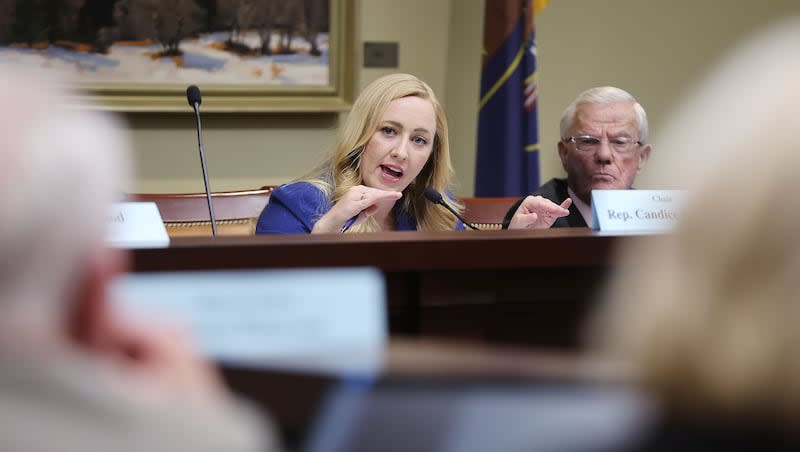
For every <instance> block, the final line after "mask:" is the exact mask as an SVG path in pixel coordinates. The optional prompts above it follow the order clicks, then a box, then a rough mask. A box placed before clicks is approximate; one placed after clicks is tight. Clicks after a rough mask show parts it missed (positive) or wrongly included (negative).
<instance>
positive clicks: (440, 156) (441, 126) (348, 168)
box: [298, 74, 461, 232]
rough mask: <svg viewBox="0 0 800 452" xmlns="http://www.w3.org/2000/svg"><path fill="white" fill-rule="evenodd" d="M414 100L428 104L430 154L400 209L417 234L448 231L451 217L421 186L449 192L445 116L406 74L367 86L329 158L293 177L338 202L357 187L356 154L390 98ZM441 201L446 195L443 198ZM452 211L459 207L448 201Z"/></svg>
mask: <svg viewBox="0 0 800 452" xmlns="http://www.w3.org/2000/svg"><path fill="white" fill-rule="evenodd" d="M410 96H416V97H419V98H421V99H425V100H428V101H430V103H431V105H432V106H433V111H434V113H435V115H436V135H435V136H434V139H433V151H432V152H431V156H430V157H429V158H428V161H427V163H425V166H424V167H423V168H422V171H420V173H419V175H417V177H416V178H415V179H414V181H413V182H411V184H409V185H408V187H406V189H405V190H403V198H402V202H403V207H404V208H405V210H406V211H407V212H408V213H409V214H411V215H412V216H413V217H414V218H415V219H416V222H417V229H418V230H420V231H451V230H453V229H454V228H455V223H456V218H455V216H453V214H451V213H449V212H447V211H446V210H445V209H443V208H441V207H439V206H436V205H434V204H433V203H431V202H430V201H427V200H426V199H425V195H424V190H425V187H432V188H434V189H436V190H437V191H439V192H440V193H442V194H444V193H445V192H447V191H450V190H451V181H452V180H453V179H454V174H453V168H452V165H451V164H450V145H449V142H448V138H447V134H448V132H447V117H446V116H445V112H444V108H443V107H442V104H441V103H439V100H438V99H437V98H436V95H435V94H434V93H433V90H432V89H431V87H430V86H428V84H427V83H425V82H423V81H422V80H420V79H419V78H417V77H415V76H413V75H410V74H390V75H386V76H384V77H381V78H379V79H377V80H375V81H373V82H372V83H370V84H369V85H368V86H367V87H366V88H364V91H362V92H361V94H360V95H359V96H358V99H356V101H355V103H354V104H353V108H352V110H351V111H350V113H349V114H348V115H347V119H346V120H345V122H344V125H343V126H342V127H341V128H340V129H339V133H338V136H337V139H336V145H335V147H334V149H333V152H332V153H331V155H330V156H329V157H328V158H326V159H325V160H324V161H323V162H322V163H321V164H320V165H319V166H317V167H316V168H315V169H314V170H312V171H311V172H310V173H309V174H307V175H305V176H303V177H301V178H300V179H298V180H299V181H304V182H309V183H312V184H314V185H315V186H317V187H318V188H320V189H321V190H322V191H323V192H324V193H326V194H327V195H328V196H329V197H330V199H331V202H333V203H336V202H338V201H339V200H340V199H341V198H342V196H343V195H344V194H345V193H347V190H349V189H350V188H352V187H354V186H356V185H360V184H363V182H364V181H363V179H362V177H361V156H362V154H363V152H364V149H365V148H366V146H367V143H368V142H369V140H370V138H371V137H372V135H373V134H374V132H375V130H376V129H377V127H378V125H379V123H380V120H381V117H382V116H383V113H384V112H385V111H386V108H387V107H388V106H389V103H390V102H392V101H393V100H395V99H400V98H403V97H410ZM445 198H447V196H445ZM446 201H447V202H450V204H451V205H453V206H454V207H455V208H457V209H461V207H460V206H459V205H458V204H457V203H455V202H453V201H451V200H447V199H446ZM379 229H380V228H379V226H378V224H377V222H376V221H375V220H374V219H372V218H370V219H368V220H367V221H365V222H364V223H362V224H360V225H358V226H355V227H353V228H351V229H350V232H374V231H378V230H379Z"/></svg>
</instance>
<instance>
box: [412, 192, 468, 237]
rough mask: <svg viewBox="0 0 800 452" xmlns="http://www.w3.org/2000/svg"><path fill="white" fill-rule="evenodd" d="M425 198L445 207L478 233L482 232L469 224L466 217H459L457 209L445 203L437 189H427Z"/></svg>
mask: <svg viewBox="0 0 800 452" xmlns="http://www.w3.org/2000/svg"><path fill="white" fill-rule="evenodd" d="M425 197H426V198H428V201H430V202H432V203H434V204H439V205H440V206H444V208H445V209H447V210H449V211H450V213H452V214H453V215H455V216H456V218H458V219H459V220H461V222H462V223H464V224H465V225H467V226H469V227H470V228H471V229H474V230H476V231H480V229H478V228H476V227H475V226H473V225H472V224H470V223H469V222H467V220H465V219H464V217H462V216H461V215H459V214H458V212H457V211H456V209H454V208H452V207H450V204H447V203H446V202H444V199H442V194H441V193H439V192H438V191H436V189H434V188H433V187H425Z"/></svg>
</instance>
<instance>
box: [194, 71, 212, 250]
mask: <svg viewBox="0 0 800 452" xmlns="http://www.w3.org/2000/svg"><path fill="white" fill-rule="evenodd" d="M186 99H187V100H188V101H189V105H191V106H192V108H193V109H194V115H195V120H196V122H197V147H198V148H199V149H200V166H201V167H202V169H203V182H204V183H205V186H206V199H207V200H208V216H209V218H210V219H211V235H212V236H214V237H216V236H217V220H216V219H215V218H214V205H213V203H212V202H211V190H210V189H209V188H208V170H207V169H206V155H205V152H203V132H202V130H203V129H202V127H201V126H200V104H201V103H202V102H203V100H202V98H201V97H200V88H198V87H197V86H196V85H192V86H190V87H188V88H186Z"/></svg>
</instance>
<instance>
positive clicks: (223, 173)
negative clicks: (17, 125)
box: [129, 0, 800, 196]
mask: <svg viewBox="0 0 800 452" xmlns="http://www.w3.org/2000/svg"><path fill="white" fill-rule="evenodd" d="M354 4H355V8H354V12H353V13H354V30H353V37H354V39H355V45H354V48H355V55H353V58H352V59H351V64H352V70H353V71H354V74H353V75H354V77H353V80H354V83H355V88H356V89H355V91H356V92H358V91H360V89H361V88H363V87H364V86H365V85H366V84H367V83H369V82H370V81H372V80H374V79H375V78H376V77H379V76H381V75H384V74H386V73H389V72H393V71H394V70H382V69H364V68H361V67H360V66H361V59H362V57H361V46H362V43H363V42H364V41H397V42H399V51H400V55H399V60H400V61H399V64H400V67H399V68H398V69H397V70H398V71H403V72H411V73H415V74H417V75H419V76H420V77H422V78H423V79H425V80H426V81H428V82H429V83H430V84H431V86H432V87H433V89H434V90H435V91H436V92H437V93H438V94H439V96H440V97H441V98H442V101H443V102H444V103H445V105H446V107H447V110H448V117H449V120H450V126H451V128H450V131H451V143H452V152H453V163H454V167H455V170H456V173H457V174H458V177H459V181H460V188H459V189H458V194H460V195H464V196H467V195H471V194H472V193H473V178H474V161H475V149H474V148H475V127H476V124H477V99H478V92H477V90H478V82H479V79H478V77H479V73H478V72H479V66H480V47H481V33H480V29H481V26H482V10H483V1H482V0H405V1H404V2H396V1H390V0H354ZM400 5H402V6H400ZM787 14H800V2H798V1H797V0H769V1H764V2H753V1H752V0H673V1H671V2H664V1H663V0H602V1H594V0H551V2H550V4H549V5H548V7H547V8H546V9H545V10H544V12H543V13H542V14H541V16H540V17H539V19H538V24H537V30H538V44H539V68H540V93H541V97H540V130H541V142H542V151H541V152H542V154H541V161H542V175H541V177H542V180H543V181H545V180H547V179H549V178H550V177H554V176H558V175H561V173H562V171H561V168H560V164H559V163H558V160H557V156H556V153H555V146H554V143H555V142H556V140H558V120H559V116H560V114H561V111H562V110H563V108H564V107H565V106H566V105H567V104H568V103H569V102H570V101H571V100H572V98H573V97H574V96H575V95H576V94H577V93H578V92H580V91H581V90H583V89H585V88H588V87H590V86H597V85H606V84H611V85H615V86H619V87H621V88H624V89H626V90H628V91H630V92H631V93H632V94H634V95H635V96H637V97H638V98H639V100H640V102H641V103H642V104H643V105H644V107H645V108H646V109H647V111H648V114H649V116H650V122H651V137H652V141H654V142H655V143H656V144H657V143H658V126H659V124H660V123H662V122H663V121H664V118H665V116H666V115H667V114H668V112H669V109H670V108H671V107H672V106H673V105H674V103H675V99H676V98H677V97H678V96H680V95H681V93H683V92H684V91H685V90H686V89H687V88H688V87H689V86H690V85H691V83H692V82H693V81H694V80H696V79H697V77H699V76H700V75H701V74H702V73H703V72H704V71H705V70H706V69H707V68H708V67H709V65H711V64H712V63H713V61H714V60H715V59H717V58H718V57H719V56H720V55H721V54H722V53H723V52H724V51H725V49H727V48H728V47H729V46H730V45H731V44H732V43H733V42H735V41H736V40H737V39H738V38H740V37H741V36H743V35H745V34H746V33H747V32H748V31H751V30H753V29H754V28H756V27H758V26H760V25H763V24H765V23H767V22H769V21H770V20H772V19H775V18H779V17H782V16H785V15H787ZM742 89H753V87H742ZM743 108H746V106H743ZM129 119H130V123H131V127H132V131H133V136H134V144H135V147H136V152H137V163H138V172H139V176H138V179H137V181H136V183H135V185H134V186H133V187H131V189H132V190H136V191H146V192H187V191H202V190H203V181H202V177H201V174H200V163H199V160H198V155H197V148H196V136H195V133H194V124H193V116H192V114H191V111H190V110H188V106H187V112H186V113H185V114H162V115H146V114H137V115H130V116H129ZM338 123H339V117H338V115H335V114H332V115H326V114H315V115H302V114H298V115H285V114H283V115H271V114H259V115H255V114H251V115H225V114H217V115H208V114H207V115H204V117H203V126H204V132H205V133H204V137H205V148H206V159H207V163H208V167H209V168H208V169H209V173H210V178H211V187H212V189H213V190H218V191H219V190H233V189H240V188H248V187H258V186H260V185H264V184H277V183H281V182H284V181H286V180H289V179H291V178H293V177H295V176H298V175H300V174H302V173H303V172H305V171H306V170H307V169H309V168H310V167H311V166H313V165H314V163H316V162H317V161H318V160H319V159H320V158H321V157H322V153H323V152H324V150H325V149H327V147H328V146H329V145H330V144H331V143H332V140H333V138H334V132H335V129H336V127H337V125H338ZM668 151H669V150H667V149H658V148H656V149H655V150H654V157H653V161H652V162H651V163H652V164H658V160H659V159H663V158H668V155H669V152H668ZM637 185H639V186H642V187H644V186H646V185H647V172H646V170H645V173H644V174H643V175H642V177H641V178H640V180H639V183H638V184H637Z"/></svg>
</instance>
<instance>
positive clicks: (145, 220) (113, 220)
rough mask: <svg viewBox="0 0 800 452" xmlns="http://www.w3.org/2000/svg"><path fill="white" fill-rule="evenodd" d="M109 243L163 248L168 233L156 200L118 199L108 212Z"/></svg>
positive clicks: (166, 244) (166, 242)
mask: <svg viewBox="0 0 800 452" xmlns="http://www.w3.org/2000/svg"><path fill="white" fill-rule="evenodd" d="M107 221H108V226H109V228H108V231H109V232H108V237H107V238H106V242H107V243H108V245H109V246H114V247H118V248H163V247H167V246H169V236H168V235H167V229H166V228H165V227H164V222H163V221H162V220H161V213H160V212H159V211H158V206H156V203H154V202H119V203H115V204H113V205H112V206H111V211H110V212H109V213H108V217H107Z"/></svg>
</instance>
